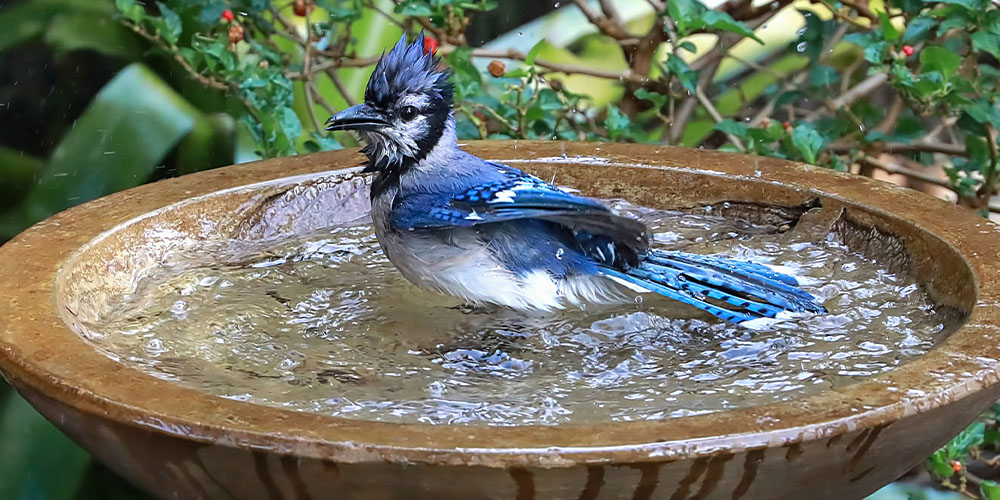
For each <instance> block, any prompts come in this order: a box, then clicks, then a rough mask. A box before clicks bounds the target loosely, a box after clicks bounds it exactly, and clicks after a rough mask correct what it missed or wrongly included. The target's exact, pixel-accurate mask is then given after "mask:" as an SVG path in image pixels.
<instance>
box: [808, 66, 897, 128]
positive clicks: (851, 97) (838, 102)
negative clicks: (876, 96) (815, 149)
mask: <svg viewBox="0 0 1000 500" xmlns="http://www.w3.org/2000/svg"><path fill="white" fill-rule="evenodd" d="M888 79H889V75H888V74H887V73H875V74H873V75H871V76H869V77H868V78H865V79H864V80H861V81H860V82H858V84H857V85H855V86H854V87H852V88H851V89H850V90H848V91H847V92H844V93H843V94H841V95H840V96H839V97H837V98H836V99H834V100H832V101H829V102H827V103H826V107H827V109H828V110H829V111H834V112H836V111H838V110H840V109H841V108H844V107H847V106H850V105H851V104H854V101H857V100H858V99H860V98H861V97H864V96H866V95H868V94H870V93H871V92H872V91H873V90H875V89H877V88H879V87H881V86H882V84H884V83H885V82H886V80H888ZM823 111H824V109H823V108H818V109H816V110H813V112H812V113H809V114H808V115H806V117H805V119H806V121H814V120H816V119H817V118H819V117H820V115H822V114H823Z"/></svg>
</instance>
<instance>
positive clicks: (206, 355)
mask: <svg viewBox="0 0 1000 500" xmlns="http://www.w3.org/2000/svg"><path fill="white" fill-rule="evenodd" d="M720 203H721V205H720V206H719V207H718V208H727V207H728V208H732V207H733V205H732V204H728V203H727V202H720ZM609 204H610V205H611V207H612V208H613V209H614V210H616V211H618V212H619V213H622V214H627V215H629V216H634V217H639V218H641V219H643V220H644V221H645V222H646V223H647V224H649V227H650V230H651V231H652V233H651V234H652V235H653V237H652V238H653V241H654V243H655V244H656V245H658V246H663V247H664V248H668V249H683V250H684V251H690V252H695V253H706V254H720V255H723V256H729V257H735V258H740V259H749V260H753V261H755V262H759V263H762V264H767V265H769V266H774V268H775V269H779V270H781V271H782V272H786V273H790V274H792V275H794V276H795V278H796V279H797V280H799V281H800V282H801V283H802V284H803V285H802V286H804V287H806V289H807V290H808V291H809V292H811V293H813V294H814V295H815V296H817V297H819V298H820V300H822V301H823V303H824V304H825V305H826V307H828V308H829V309H830V313H829V314H827V315H819V316H813V315H798V316H794V315H789V316H784V315H783V316H781V317H779V318H777V319H774V320H767V321H759V322H758V323H744V324H743V325H740V326H735V325H731V324H727V323H723V322H719V321H716V320H714V319H712V318H711V317H708V316H706V315H704V314H702V313H700V312H699V311H697V310H695V309H693V308H691V307H690V306H686V305H683V304H680V303H677V302H674V301H671V300H668V299H665V298H663V297H661V296H659V295H657V294H655V293H644V294H636V295H634V296H633V295H629V296H630V297H633V300H634V303H633V300H629V301H627V302H625V303H622V304H619V305H614V306H611V305H603V306H588V307H586V309H584V310H582V311H581V310H580V309H578V308H575V307H574V308H567V309H565V310H563V311H556V312H551V313H548V314H544V315H533V314H525V313H522V312H518V311H512V310H510V309H506V308H503V307H493V306H487V305H482V304H480V305H469V304H464V303H463V302H462V301H461V300H459V299H452V298H448V297H445V296H443V295H440V294H437V293H433V292H425V291H421V290H419V289H417V288H415V287H414V286H413V285H412V284H410V283H409V282H407V281H406V280H405V279H404V278H402V276H401V275H400V273H399V271H398V270H397V269H395V268H394V267H393V266H392V265H391V264H390V263H388V262H387V260H386V258H385V255H384V254H383V253H382V252H381V251H380V250H379V247H378V243H377V241H376V239H375V236H374V234H373V232H372V230H371V228H370V227H369V226H366V225H364V224H360V225H354V226H345V227H339V228H334V229H331V230H329V231H326V232H324V233H322V234H317V235H312V236H306V237H301V238H295V239H291V240H287V241H283V242H277V243H276V242H266V243H254V244H250V245H247V243H246V242H241V243H240V245H241V246H237V245H233V246H231V247H230V246H228V245H232V242H227V241H223V242H217V243H219V245H221V248H230V250H226V251H219V248H220V246H218V245H216V246H213V244H214V243H213V242H206V243H205V244H204V245H202V246H199V247H198V248H197V249H196V250H194V251H193V252H192V253H190V254H184V255H180V254H178V255H175V256H174V257H172V258H177V259H181V262H182V263H183V264H184V265H181V266H167V267H164V268H162V269H159V270H157V271H156V272H154V273H151V274H150V275H148V276H146V277H144V278H143V279H142V280H141V281H140V283H139V290H141V293H136V294H135V295H134V297H132V298H131V299H129V301H128V302H126V303H123V304H120V307H116V308H115V309H114V311H113V313H112V314H110V315H109V316H108V317H106V318H102V319H101V321H99V322H98V323H96V324H94V325H92V326H91V327H90V328H91V329H92V330H95V334H94V335H93V336H91V337H89V338H88V339H87V341H88V342H92V343H94V344H96V345H97V346H98V347H99V348H100V349H101V350H102V351H103V352H106V353H108V355H109V356H110V357H112V358H113V359H116V360H119V361H120V362H123V363H126V364H129V365H130V366H134V367H135V368H138V369H140V370H143V371H145V372H148V373H150V374H153V375H155V376H157V377H160V378H164V379H169V380H171V381H173V382H174V383H178V384H181V385H184V386H186V387H190V388H194V389H197V390H201V391H206V392H209V393H212V394H216V395H220V396H223V397H229V398H242V399H243V400H246V401H250V402H253V403H256V404H264V405H272V406H279V407H281V408H285V409H292V410H300V411H307V412H318V413H322V414H327V415H335V416H343V417H347V418H355V419H364V420H382V421H391V422H410V423H414V422H421V423H427V424H450V425H459V424H476V425H512V424H519V425H553V424H561V423H567V422H579V423H602V422H608V421H634V420H645V419H662V418H671V417H673V416H684V415H692V414H701V413H708V412H713V411H719V410H722V409H727V408H739V407H748V406H754V405H761V404H769V403H774V402H779V401H786V400H788V399H790V398H796V397H802V396H805V395H809V394H813V393H815V392H816V391H819V390H825V389H827V388H830V387H833V388H837V387H841V386H844V385H847V384H850V383H854V382H856V381H857V380H858V379H859V378H860V377H867V376H870V375H872V374H877V373H882V372H885V371H887V370H891V369H893V368H894V367H896V366H899V364H901V363H904V362H906V361H908V360H911V359H913V357H915V356H919V355H921V354H923V353H925V352H926V351H927V350H928V349H930V347H931V346H933V345H934V341H935V340H936V339H937V338H938V337H939V335H940V333H941V332H943V331H947V330H948V328H950V326H949V325H950V324H947V323H945V322H944V321H943V320H942V319H941V318H940V317H937V316H936V315H935V312H934V309H933V307H932V306H931V304H930V302H929V301H928V299H927V297H926V295H925V293H924V292H923V291H922V290H921V288H920V287H919V286H917V285H916V284H915V283H914V282H913V281H912V280H910V279H909V278H907V277H906V276H904V275H895V274H893V273H890V272H888V271H887V270H886V269H884V268H881V267H879V266H878V265H877V263H872V262H871V261H868V260H865V259H864V258H862V257H861V256H858V255H855V254H852V253H850V252H849V251H848V250H847V249H846V248H844V247H843V245H842V244H841V243H839V240H838V239H836V238H834V237H828V238H826V239H823V240H821V241H810V242H798V243H789V242H787V241H786V236H785V235H784V234H781V233H780V232H779V231H778V228H777V226H776V225H768V224H762V225H755V224H751V223H750V222H748V221H741V220H729V219H724V218H722V217H721V216H720V212H725V211H723V210H712V207H706V208H705V209H704V210H703V211H702V212H701V213H700V214H684V213H679V212H669V211H662V210H653V209H649V208H644V207H636V206H633V205H629V204H628V203H626V202H624V201H621V200H613V201H611V202H609ZM790 230H791V231H794V230H795V229H794V228H792V229H790ZM237 247H238V248H237ZM559 250H562V253H561V254H560V256H561V257H562V259H563V260H565V259H566V253H565V252H566V250H565V249H564V248H559V249H557V250H556V253H559ZM265 263H266V265H261V264H265ZM168 264H170V263H168ZM621 291H622V293H627V290H626V289H624V288H623V289H622V290H621ZM751 327H752V328H754V329H751ZM167 353H169V355H167ZM595 393H599V394H600V395H601V404H600V405H595V403H594V394H595ZM333 394H335V396H334V397H331V396H332V395H333Z"/></svg>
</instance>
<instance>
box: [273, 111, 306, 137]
mask: <svg viewBox="0 0 1000 500" xmlns="http://www.w3.org/2000/svg"><path fill="white" fill-rule="evenodd" d="M277 116H278V123H279V125H280V126H281V131H282V132H283V133H284V134H285V137H287V138H288V139H289V140H295V139H298V137H299V136H300V135H302V122H301V121H299V115H297V114H295V111H294V110H292V108H283V109H282V110H281V111H280V112H279V113H278V115H277Z"/></svg>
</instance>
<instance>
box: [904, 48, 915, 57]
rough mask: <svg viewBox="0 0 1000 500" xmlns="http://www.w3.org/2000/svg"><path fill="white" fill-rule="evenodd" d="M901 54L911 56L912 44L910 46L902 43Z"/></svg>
mask: <svg viewBox="0 0 1000 500" xmlns="http://www.w3.org/2000/svg"><path fill="white" fill-rule="evenodd" d="M903 54H906V57H910V56H912V55H913V46H911V45H903Z"/></svg>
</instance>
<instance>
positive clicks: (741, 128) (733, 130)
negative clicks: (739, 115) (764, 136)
mask: <svg viewBox="0 0 1000 500" xmlns="http://www.w3.org/2000/svg"><path fill="white" fill-rule="evenodd" d="M749 129H750V127H749V126H747V124H746V123H743V122H738V121H736V120H733V119H732V118H726V119H725V120H722V121H721V122H719V123H717V124H715V130H718V131H719V132H722V133H724V134H732V135H735V136H736V137H739V138H741V139H742V138H745V137H746V136H747V131H748V130H749Z"/></svg>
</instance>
